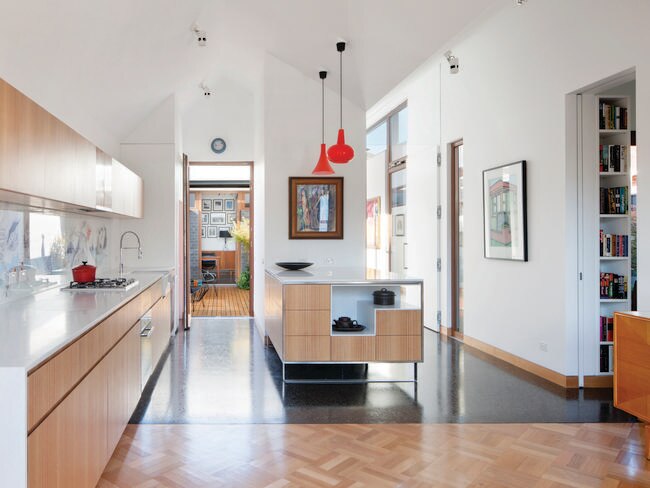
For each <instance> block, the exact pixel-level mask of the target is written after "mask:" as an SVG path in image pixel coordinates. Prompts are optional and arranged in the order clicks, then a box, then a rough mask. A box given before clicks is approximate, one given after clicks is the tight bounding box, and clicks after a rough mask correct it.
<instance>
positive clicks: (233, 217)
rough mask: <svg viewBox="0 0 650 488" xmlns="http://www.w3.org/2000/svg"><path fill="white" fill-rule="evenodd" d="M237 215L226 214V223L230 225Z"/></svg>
mask: <svg viewBox="0 0 650 488" xmlns="http://www.w3.org/2000/svg"><path fill="white" fill-rule="evenodd" d="M236 216H237V214H236V213H235V212H228V213H227V214H226V217H227V220H226V223H228V224H232V223H233V222H234V221H235V218H236Z"/></svg>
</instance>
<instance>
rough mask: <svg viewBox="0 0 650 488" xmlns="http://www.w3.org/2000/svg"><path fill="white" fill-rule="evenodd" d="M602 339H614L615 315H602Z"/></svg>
mask: <svg viewBox="0 0 650 488" xmlns="http://www.w3.org/2000/svg"><path fill="white" fill-rule="evenodd" d="M600 340H601V342H612V341H613V340H614V317H603V316H602V315H601V316H600Z"/></svg>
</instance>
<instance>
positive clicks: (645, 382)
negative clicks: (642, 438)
mask: <svg viewBox="0 0 650 488" xmlns="http://www.w3.org/2000/svg"><path fill="white" fill-rule="evenodd" d="M614 348H615V349H614V405H615V406H616V407H617V408H620V409H621V410H624V411H626V412H628V413H630V414H632V415H634V416H636V417H639V419H640V420H643V421H644V422H650V402H649V401H648V399H649V398H650V320H648V319H646V318H642V317H635V316H632V315H626V314H615V315H614Z"/></svg>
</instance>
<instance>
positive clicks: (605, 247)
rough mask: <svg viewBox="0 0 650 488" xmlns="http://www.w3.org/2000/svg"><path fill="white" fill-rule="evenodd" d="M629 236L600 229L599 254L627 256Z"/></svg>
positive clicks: (602, 255)
mask: <svg viewBox="0 0 650 488" xmlns="http://www.w3.org/2000/svg"><path fill="white" fill-rule="evenodd" d="M629 242H630V241H629V237H628V236H626V235H620V234H606V233H605V231H604V230H603V229H600V256H601V257H606V258H609V257H621V258H626V257H628V256H629Z"/></svg>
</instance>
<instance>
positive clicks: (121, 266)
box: [120, 230, 142, 277]
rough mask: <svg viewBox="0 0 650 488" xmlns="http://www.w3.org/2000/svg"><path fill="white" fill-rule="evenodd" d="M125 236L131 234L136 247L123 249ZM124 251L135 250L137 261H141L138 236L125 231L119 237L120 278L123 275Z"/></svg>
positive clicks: (130, 231) (140, 247)
mask: <svg viewBox="0 0 650 488" xmlns="http://www.w3.org/2000/svg"><path fill="white" fill-rule="evenodd" d="M127 234H133V235H134V236H135V238H136V239H137V240H138V245H137V246H131V247H124V237H125V236H126V235H127ZM126 249H137V250H138V259H142V246H141V245H140V236H138V234H136V233H135V232H133V231H132V230H127V231H126V232H124V233H123V234H122V236H121V237H120V277H121V276H122V275H123V274H124V257H123V254H124V252H123V251H124V250H126Z"/></svg>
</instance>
